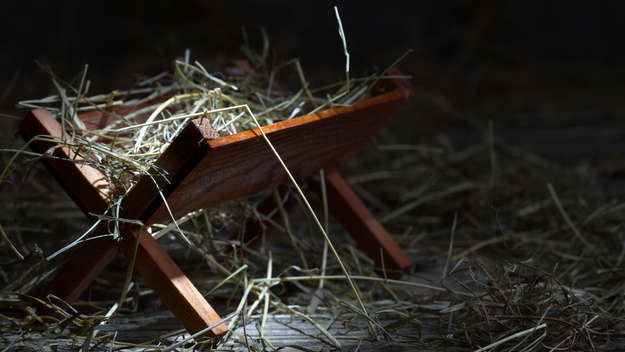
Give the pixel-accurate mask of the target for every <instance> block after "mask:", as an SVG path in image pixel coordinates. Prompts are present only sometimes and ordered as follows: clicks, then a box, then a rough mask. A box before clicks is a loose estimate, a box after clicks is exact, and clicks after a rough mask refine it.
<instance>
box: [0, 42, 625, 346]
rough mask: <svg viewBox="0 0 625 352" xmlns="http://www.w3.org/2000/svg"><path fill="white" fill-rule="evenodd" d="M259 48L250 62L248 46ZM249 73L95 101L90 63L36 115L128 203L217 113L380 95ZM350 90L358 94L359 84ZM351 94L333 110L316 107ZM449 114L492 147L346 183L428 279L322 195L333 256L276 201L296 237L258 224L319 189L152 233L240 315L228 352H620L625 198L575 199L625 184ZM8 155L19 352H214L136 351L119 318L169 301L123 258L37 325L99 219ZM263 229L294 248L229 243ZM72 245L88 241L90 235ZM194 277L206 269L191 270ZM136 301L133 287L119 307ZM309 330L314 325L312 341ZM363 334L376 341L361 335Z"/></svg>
mask: <svg viewBox="0 0 625 352" xmlns="http://www.w3.org/2000/svg"><path fill="white" fill-rule="evenodd" d="M246 52H248V53H253V51H251V50H249V48H248V50H247V51H246ZM346 53H347V50H346ZM258 57H261V58H262V57H263V56H262V55H259V56H258ZM248 59H249V62H251V63H255V62H257V63H259V64H258V66H255V67H254V72H253V73H252V72H248V71H242V72H241V71H233V72H236V73H237V74H231V75H223V76H222V75H217V74H211V73H209V71H208V70H207V69H206V68H205V67H204V66H202V65H201V64H200V63H197V62H194V63H191V62H190V59H189V56H187V59H184V60H178V61H176V62H175V68H174V70H173V73H172V72H166V73H162V74H159V75H156V76H154V77H152V78H149V79H146V80H144V81H142V82H140V84H139V86H140V88H137V89H132V90H127V91H116V92H113V93H110V94H104V95H95V96H90V97H87V93H88V88H89V83H88V80H87V79H86V77H87V70H86V69H85V70H84V71H83V72H82V73H81V74H80V75H79V77H80V78H79V80H78V84H77V87H76V88H73V85H71V84H69V83H67V82H62V81H61V80H60V79H59V78H58V77H53V82H54V84H55V86H56V87H58V91H59V94H58V95H56V96H52V97H48V98H45V99H39V100H30V101H25V102H22V103H21V104H22V106H24V107H28V108H33V107H46V108H48V109H50V110H52V111H53V112H55V113H56V114H57V115H58V116H59V118H60V120H61V121H63V124H64V126H65V131H66V133H67V134H68V135H71V136H72V144H71V145H69V146H70V147H71V148H73V149H74V150H76V151H78V152H79V153H80V154H81V155H82V156H83V157H85V159H86V160H88V161H89V162H90V163H91V164H92V165H94V166H95V167H97V168H99V169H100V170H101V171H103V172H104V173H105V174H106V175H107V177H108V180H109V181H110V182H111V184H113V185H114V186H115V187H114V188H115V189H116V192H115V193H114V194H113V197H117V198H114V199H117V200H118V199H119V197H123V195H124V194H125V192H126V191H127V190H128V189H129V188H130V187H131V186H132V184H133V182H134V180H136V176H137V175H139V174H146V173H147V172H148V170H149V167H148V166H149V165H151V163H152V162H153V161H154V160H155V159H156V158H157V157H158V155H160V153H161V152H162V151H163V150H164V148H166V146H167V145H168V143H170V142H171V140H172V139H173V138H175V136H176V133H177V132H178V131H180V129H181V128H182V127H183V126H184V124H185V123H188V121H189V119H191V118H193V117H198V116H200V117H203V118H206V119H209V121H210V123H211V125H212V126H213V127H214V128H215V129H216V130H217V131H218V133H219V134H220V135H227V134H231V133H236V132H238V131H241V130H245V129H249V128H254V127H256V126H257V124H261V125H264V124H269V123H273V122H276V121H279V120H283V119H289V118H292V117H294V116H297V115H299V114H302V113H304V112H307V111H315V110H318V109H322V108H325V107H329V106H333V105H336V104H347V103H352V102H354V101H356V100H357V99H361V98H363V97H366V94H367V92H368V90H369V89H368V87H369V86H370V85H371V84H372V83H373V82H374V81H376V80H377V79H379V76H377V75H372V76H370V77H366V78H363V79H359V78H354V77H351V78H349V76H347V80H346V81H344V82H339V83H338V84H337V85H331V86H328V87H324V90H323V91H320V90H316V89H315V88H310V87H309V86H308V83H307V82H306V80H305V75H304V74H303V70H302V69H301V65H300V64H299V61H291V62H289V63H287V64H286V65H283V66H277V67H276V68H275V69H274V70H269V69H266V68H265V67H264V66H263V65H265V63H264V62H263V60H257V57H256V56H254V57H252V58H248ZM286 67H292V69H294V70H295V72H296V74H297V76H298V77H300V79H301V81H300V85H301V89H300V90H298V91H296V92H294V93H289V92H288V91H287V90H286V89H285V88H284V86H283V85H281V84H280V83H279V82H278V80H277V78H278V76H279V75H278V73H277V72H279V71H281V70H283V69H285V68H286ZM347 82H350V83H347ZM348 84H349V85H355V86H352V87H351V88H350V89H348V88H346V87H347V85H348ZM337 87H338V88H339V89H338V91H337V92H335V93H334V94H333V95H331V96H330V97H324V98H320V97H319V96H323V93H327V92H330V91H335V90H336V89H337ZM68 92H69V93H68ZM348 92H349V93H348ZM437 101H438V103H439V104H441V105H442V106H441V108H442V109H443V110H445V111H447V112H449V113H450V115H455V116H457V117H458V118H459V119H461V120H462V121H465V122H467V123H468V125H469V126H470V127H471V128H475V129H476V130H477V131H478V133H479V134H480V135H481V136H483V138H482V140H483V141H482V142H480V143H478V144H476V145H472V146H468V147H466V148H457V147H454V146H453V145H452V144H451V143H449V142H448V141H446V140H445V138H443V137H442V136H434V137H433V138H427V139H425V140H424V141H423V142H422V143H420V144H415V145H400V144H390V145H386V146H380V148H378V150H376V151H371V150H370V151H369V153H368V154H367V155H365V156H363V157H362V158H361V159H360V161H361V162H362V164H361V166H356V167H354V168H355V172H356V174H355V175H354V176H352V177H351V178H350V179H349V180H350V182H351V184H352V185H353V186H354V189H356V190H357V191H358V192H359V195H360V196H361V197H362V198H363V199H365V200H366V201H367V203H368V205H369V206H370V207H371V208H372V209H373V210H374V211H375V212H376V213H377V214H379V218H380V219H381V220H382V221H383V222H384V224H385V226H386V227H387V228H388V229H389V230H390V231H391V232H392V233H393V234H394V235H395V236H394V237H395V238H396V239H397V240H398V242H399V243H400V245H401V246H402V247H403V248H405V249H406V251H407V252H408V253H409V254H410V255H411V256H413V257H414V258H415V259H417V263H418V267H417V269H416V270H415V271H414V272H412V273H408V274H406V275H405V276H404V277H403V278H402V280H391V279H388V278H385V277H380V276H379V275H378V274H377V273H376V272H375V270H374V268H373V264H372V262H371V261H370V260H369V259H368V258H367V257H365V256H364V255H363V254H362V253H360V252H359V251H358V249H355V248H354V246H353V245H352V244H351V242H350V240H349V239H345V238H343V237H342V236H343V234H342V232H341V231H340V230H338V225H337V224H336V223H335V222H334V221H333V220H332V219H331V217H329V214H328V212H327V205H326V204H325V201H324V200H323V198H322V199H311V200H310V202H311V203H312V205H311V207H312V208H314V209H323V211H322V212H320V213H323V214H324V215H323V216H322V217H321V219H318V221H317V222H316V224H315V225H316V226H318V227H319V228H321V229H322V232H323V233H326V232H327V231H329V232H330V233H332V234H333V235H334V236H336V240H335V241H334V243H337V245H336V248H335V250H336V254H337V255H336V257H332V256H328V255H327V253H328V251H331V247H330V245H329V244H330V243H329V242H328V241H322V240H321V239H320V238H319V236H317V233H318V231H319V230H318V229H317V228H313V227H312V225H311V221H310V220H309V218H308V217H309V215H308V214H309V212H308V210H304V208H303V207H298V208H296V209H294V210H293V211H291V212H287V211H285V210H284V208H283V207H282V206H278V207H277V209H276V210H275V211H278V212H280V214H281V216H282V218H283V222H282V224H283V225H280V224H272V223H271V222H270V219H268V216H267V214H259V213H258V211H257V209H256V206H257V204H258V203H259V201H260V200H261V199H262V198H263V197H275V198H278V199H281V203H285V202H286V200H287V199H288V198H290V197H294V196H296V193H299V192H305V190H306V188H305V185H303V187H304V188H303V191H301V190H295V189H293V188H289V190H288V191H287V192H286V194H284V193H280V192H273V191H271V192H265V193H262V194H259V195H254V196H251V197H248V198H247V199H240V200H236V201H232V202H228V203H225V204H222V205H219V206H216V207H213V208H210V209H201V210H198V211H196V212H193V213H190V214H187V215H185V216H183V217H182V218H179V219H176V221H175V223H170V224H155V225H154V226H152V229H151V231H152V235H153V236H154V237H156V238H160V239H161V242H162V243H163V245H164V246H166V247H167V248H168V251H169V253H171V254H172V256H173V257H174V258H176V260H177V261H178V262H179V263H182V266H183V269H184V270H185V272H189V273H190V275H191V277H192V278H193V279H194V283H196V284H197V286H198V287H199V289H200V290H201V292H202V293H204V294H205V295H206V296H207V297H208V299H209V300H210V301H211V303H214V304H217V305H219V308H218V310H219V311H220V312H224V313H225V314H223V313H222V316H223V317H224V319H223V321H225V322H227V323H228V324H229V326H230V327H231V328H232V330H231V333H230V334H229V335H228V336H227V338H226V339H225V340H224V342H222V344H221V345H219V346H218V348H221V349H243V348H247V349H249V350H266V351H270V350H276V349H282V348H287V347H289V348H295V349H297V348H300V349H312V350H322V349H336V348H343V349H350V348H354V349H358V348H360V346H361V345H366V344H369V345H372V346H378V347H383V346H386V345H392V346H400V347H403V348H412V349H416V348H421V349H431V350H437V349H441V348H447V349H457V350H463V351H464V350H477V351H491V350H518V351H531V350H558V349H569V350H603V349H608V348H618V347H619V346H621V347H622V346H623V344H624V343H625V333H624V331H625V330H624V328H625V326H624V322H623V318H622V317H623V315H624V312H623V305H622V301H623V300H622V298H623V292H624V288H625V284H624V283H625V276H624V275H623V270H622V267H623V260H624V258H625V245H624V242H623V236H622V222H623V219H622V211H623V209H624V208H625V204H623V203H622V201H621V200H619V199H618V198H617V197H612V196H610V195H609V194H608V195H606V194H604V193H601V192H597V193H594V192H592V191H586V192H583V193H582V192H579V190H583V189H584V187H585V185H586V183H587V178H589V177H594V176H597V175H601V174H603V173H606V172H610V165H611V164H610V161H609V160H607V161H603V162H602V163H600V162H597V163H596V164H594V165H592V167H588V165H586V166H587V167H586V168H585V169H584V170H585V173H584V174H582V173H581V172H580V173H576V172H571V170H573V169H575V168H576V167H578V166H580V168H581V166H584V164H583V162H582V161H578V162H577V163H578V164H575V165H569V166H567V167H566V168H564V167H562V166H561V165H558V163H557V162H555V161H552V160H547V159H545V158H543V157H540V156H538V155H534V154H532V153H529V152H527V151H523V150H520V149H518V148H514V147H513V146H510V145H507V144H506V143H505V142H504V141H502V140H500V139H499V138H498V137H497V134H496V133H495V129H494V127H493V125H492V124H489V125H486V124H483V123H481V122H480V121H479V120H478V119H475V118H472V117H470V116H467V115H466V114H463V113H462V112H461V111H460V110H459V109H457V108H455V107H453V106H451V105H450V104H449V103H448V102H447V101H445V100H444V99H443V100H441V99H437ZM137 104H145V106H144V107H142V108H141V109H140V110H138V111H136V112H135V113H131V114H129V115H125V116H121V115H120V119H119V120H117V121H115V122H114V123H113V124H112V125H111V126H107V127H106V128H103V129H101V130H87V129H85V128H81V127H80V122H79V121H78V120H77V119H76V114H77V113H78V112H84V111H89V110H93V109H105V108H111V107H116V106H123V105H137ZM248 108H249V109H250V111H248V110H247V109H248ZM243 112H245V113H243ZM253 117H256V118H257V120H258V122H255V121H254V119H253ZM5 149H6V150H9V149H14V148H13V146H7V148H5ZM0 155H1V156H2V162H3V164H4V165H5V166H6V168H5V170H6V172H5V173H3V176H2V179H3V181H4V183H3V184H2V187H3V194H2V196H1V197H2V201H3V202H4V204H6V205H7V206H6V209H7V212H6V213H5V214H4V215H3V218H2V221H3V224H4V225H3V229H4V231H2V229H0V231H2V232H3V237H5V239H4V240H3V245H2V247H1V248H0V250H1V251H2V255H3V260H2V263H1V265H0V275H1V277H2V281H3V286H4V289H3V292H2V296H0V307H1V312H2V313H1V314H0V331H2V339H4V340H3V344H4V345H5V346H7V347H6V350H11V349H13V348H30V349H39V350H43V351H48V350H53V349H55V348H57V346H64V347H62V348H61V349H68V348H74V349H75V348H79V347H84V348H85V349H92V350H107V351H108V350H112V349H116V350H145V349H148V350H161V351H169V350H175V349H182V348H190V347H196V348H202V347H203V346H207V345H203V344H202V343H200V344H198V345H194V344H195V342H193V341H192V340H191V337H190V336H188V335H186V334H184V332H181V331H178V330H175V329H174V328H172V329H171V331H169V332H167V333H162V335H160V336H151V337H150V338H149V341H146V342H142V343H138V342H136V341H135V342H128V341H124V339H120V338H119V337H118V334H117V330H119V332H120V333H122V332H123V329H122V328H121V327H119V326H123V325H117V326H116V325H115V324H116V320H115V319H125V318H127V317H132V316H137V315H138V316H139V319H142V320H148V319H149V317H150V314H149V312H148V311H149V310H148V309H146V308H145V303H144V302H145V301H147V300H148V298H149V297H150V296H153V294H152V293H151V291H150V290H149V289H146V288H145V287H142V284H141V280H136V281H134V283H133V284H129V285H123V281H124V279H125V272H126V271H125V269H124V268H125V264H124V263H121V264H120V263H117V264H113V265H112V267H111V268H110V269H109V270H107V271H106V272H105V273H104V275H103V277H102V278H101V279H100V280H101V281H99V282H96V283H94V285H93V287H92V289H91V296H90V300H89V301H87V302H78V303H76V304H75V307H74V306H72V305H69V304H67V303H65V302H60V301H58V300H54V299H52V300H51V302H43V303H44V304H47V305H49V306H50V307H51V308H52V309H54V310H56V311H57V312H58V313H59V314H60V315H59V316H60V317H47V316H39V315H38V314H37V312H36V311H34V309H33V308H32V306H33V304H32V302H33V300H34V298H33V297H30V296H29V294H30V293H33V292H34V288H35V287H36V286H37V284H38V283H40V282H41V281H42V280H45V279H46V278H47V277H48V276H49V275H50V273H51V272H52V271H53V270H54V268H55V267H56V266H57V265H58V263H59V259H58V258H56V257H57V256H59V257H63V251H64V250H66V249H68V248H69V247H71V246H67V247H64V248H62V249H61V251H60V252H59V248H58V247H59V244H58V243H59V242H58V241H59V240H60V239H61V238H63V236H67V234H68V233H80V234H84V229H85V228H88V227H89V226H90V225H92V224H89V223H87V222H86V221H85V219H84V217H83V215H82V214H80V213H79V212H78V211H77V210H76V208H75V206H74V205H73V204H72V202H71V200H69V199H67V197H66V196H65V195H64V191H63V190H61V189H60V188H59V187H58V186H57V185H56V184H54V183H51V182H49V180H48V176H47V175H46V174H45V173H43V171H42V168H41V166H40V165H39V164H38V163H33V162H32V161H29V160H26V162H24V155H23V154H21V156H19V157H17V159H15V160H12V159H11V158H12V156H13V153H3V154H0ZM367 165H375V167H367ZM606 170H607V171H606ZM26 171H28V172H26ZM588 175H590V176H588ZM320 179H321V180H322V181H323V175H320ZM545 180H550V181H545ZM373 182H375V185H376V186H375V187H372V186H371V185H372V183H373ZM322 184H323V182H322ZM247 217H252V218H257V219H259V220H262V221H264V224H265V225H264V226H267V231H268V232H269V231H273V232H278V233H282V234H284V236H274V237H273V238H272V239H271V241H268V240H266V241H264V242H263V244H262V245H261V246H260V247H259V248H256V249H255V248H250V247H247V246H246V244H245V243H242V242H241V241H239V240H237V239H236V238H235V239H233V237H232V234H236V233H238V232H239V231H241V224H243V223H245V219H246V218H247ZM5 233H6V235H5ZM76 238H80V236H74V237H73V239H76ZM9 239H11V240H12V241H11V242H13V245H14V247H11V242H10V241H9ZM69 242H70V244H71V245H72V246H73V245H74V244H75V243H78V242H79V241H69ZM599 243H601V245H599ZM593 244H594V245H593ZM17 253H21V255H23V256H24V258H25V259H24V260H23V261H22V260H21V259H19V258H18V257H17ZM50 253H52V255H51V254H50ZM294 253H295V254H296V255H294ZM338 257H340V261H339V260H337V258H338ZM341 262H342V263H343V264H344V265H345V266H346V267H347V268H349V270H350V271H351V273H352V274H351V275H350V276H349V279H351V280H353V281H354V282H355V283H357V292H358V294H356V293H354V291H355V290H354V286H352V285H350V284H349V282H348V280H346V276H345V275H344V270H343V269H342V268H341V265H343V264H341ZM428 263H430V264H428ZM197 267H201V274H200V275H198V273H197V271H194V270H193V269H194V268H197ZM120 292H123V293H124V294H125V293H126V292H128V294H127V295H126V296H123V297H124V298H123V299H122V300H121V302H119V296H120ZM359 296H360V297H361V303H359V302H358V297H359ZM120 303H121V304H120ZM52 304H54V305H52ZM359 304H362V306H363V307H364V309H363V308H361V307H359ZM142 307H143V308H142ZM158 309H159V310H162V309H163V307H160V306H159V307H158ZM133 310H136V311H133ZM365 311H366V312H367V314H364V312H365ZM112 312H116V313H115V315H114V316H111V314H112ZM285 317H289V318H290V320H289V319H286V318H285ZM280 319H284V324H285V325H286V326H288V327H291V328H292V329H293V331H294V334H295V333H300V332H301V334H302V335H303V334H309V335H312V336H311V337H310V339H312V340H313V341H314V344H313V345H312V347H311V346H310V345H308V346H294V345H293V343H289V342H288V341H286V342H285V341H284V340H278V341H276V340H275V339H274V337H273V336H272V332H271V330H270V328H269V326H270V325H271V323H272V322H275V321H278V322H282V320H280ZM300 321H303V323H301V324H304V325H305V326H307V327H308V328H309V330H306V331H301V330H297V329H301V328H300V327H301V325H298V324H299V322H300ZM105 325H108V326H109V327H110V328H111V330H106V329H105V327H104V326H105ZM130 326H132V325H130ZM126 328H127V326H126ZM115 329H117V330H115ZM164 330H166V329H164ZM255 330H257V331H255ZM352 330H357V331H358V330H362V331H365V332H366V333H365V334H363V335H358V337H357V338H354V337H352V336H351V335H350V334H349V332H350V331H352ZM370 330H373V333H370ZM67 346H71V347H67Z"/></svg>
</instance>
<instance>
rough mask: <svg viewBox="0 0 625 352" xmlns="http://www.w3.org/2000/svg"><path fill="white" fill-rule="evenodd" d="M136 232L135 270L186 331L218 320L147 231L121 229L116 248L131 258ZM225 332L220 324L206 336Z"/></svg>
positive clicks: (195, 289)
mask: <svg viewBox="0 0 625 352" xmlns="http://www.w3.org/2000/svg"><path fill="white" fill-rule="evenodd" d="M138 235H139V236H140V237H139V243H138V247H137V253H136V261H135V269H136V271H137V272H138V273H139V275H141V277H142V278H143V279H144V280H145V281H146V282H147V283H148V284H149V285H150V287H152V289H153V290H154V292H156V294H158V296H159V297H160V298H161V300H163V302H164V303H165V305H166V306H167V308H169V310H171V312H172V313H174V316H176V318H177V319H178V321H180V322H181V323H182V325H184V327H185V328H186V329H187V331H188V332H189V333H191V334H194V333H196V332H198V331H200V330H202V329H205V328H206V327H208V326H211V325H214V324H216V323H217V322H219V321H220V320H221V318H220V317H219V315H218V314H217V313H216V312H215V310H214V309H213V307H211V305H210V304H208V302H207V301H206V299H204V297H203V296H202V294H201V293H200V292H199V291H198V290H197V288H195V286H194V285H193V283H192V282H191V281H190V280H189V278H188V277H187V276H186V275H185V274H184V273H183V272H182V270H180V268H179V267H178V265H176V263H174V261H173V260H172V259H171V258H170V257H169V255H168V254H167V253H166V252H165V250H163V247H161V246H160V245H159V244H158V242H156V240H155V239H154V238H153V237H152V236H150V234H149V233H147V232H146V231H144V232H143V233H141V234H139V228H138V227H137V226H134V227H133V228H130V229H128V230H127V231H124V238H123V240H121V241H120V243H119V248H120V249H121V251H122V252H123V253H124V254H125V255H126V257H127V258H132V257H133V255H134V251H135V245H136V239H137V236H138ZM227 331H228V327H227V326H226V324H223V323H222V324H220V325H218V326H216V327H214V328H213V329H211V330H210V332H209V333H208V335H209V336H211V337H216V338H219V337H221V336H223V335H224V334H225V333H226V332H227Z"/></svg>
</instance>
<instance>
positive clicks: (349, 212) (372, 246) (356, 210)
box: [317, 170, 412, 277]
mask: <svg viewBox="0 0 625 352" xmlns="http://www.w3.org/2000/svg"><path fill="white" fill-rule="evenodd" d="M325 178H326V193H327V197H328V209H329V210H330V212H331V213H332V215H333V216H334V217H335V218H336V219H337V220H338V221H339V222H340V223H341V224H342V225H343V227H344V228H345V229H346V230H347V231H348V232H349V234H350V235H351V236H352V238H353V239H354V240H355V241H356V243H357V244H358V247H359V248H360V249H362V250H363V251H364V252H365V253H366V254H367V255H368V256H369V257H370V258H372V259H373V260H374V261H375V263H376V266H377V267H378V268H380V269H381V268H382V257H383V258H384V268H386V269H387V270H386V275H387V276H389V277H399V276H401V274H402V272H403V271H406V270H408V269H410V268H411V267H412V261H411V260H410V258H408V256H407V255H406V253H404V251H403V250H402V249H401V248H400V247H399V246H398V245H397V243H396V242H395V240H393V238H392V237H391V235H390V234H389V233H388V231H386V229H384V227H382V225H381V224H380V222H379V221H378V220H377V219H376V218H375V216H374V215H373V214H371V212H370V211H369V209H367V207H366V206H365V204H364V203H363V202H362V201H361V200H360V198H359V197H358V196H357V195H356V194H355V193H354V191H352V189H351V187H349V185H348V184H347V182H346V181H345V179H343V177H342V176H341V175H340V174H339V172H338V171H336V170H331V171H329V172H327V173H326V175H325ZM317 191H318V189H317ZM380 249H381V250H382V253H380Z"/></svg>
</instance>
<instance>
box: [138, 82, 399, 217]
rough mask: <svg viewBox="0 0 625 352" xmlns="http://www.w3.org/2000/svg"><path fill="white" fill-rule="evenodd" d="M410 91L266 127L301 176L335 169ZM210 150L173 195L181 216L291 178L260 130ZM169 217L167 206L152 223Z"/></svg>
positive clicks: (228, 139) (215, 143)
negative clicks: (322, 169)
mask: <svg viewBox="0 0 625 352" xmlns="http://www.w3.org/2000/svg"><path fill="white" fill-rule="evenodd" d="M409 94H410V91H409V90H403V89H402V90H395V91H392V92H390V93H386V94H383V95H380V96H376V97H373V98H370V99H367V100H364V101H362V102H360V103H357V104H355V105H352V106H349V107H340V108H334V109H329V110H324V111H321V112H318V113H315V114H311V115H306V116H302V117H298V118H294V119H292V120H287V121H282V122H278V123H276V124H273V125H269V126H266V127H263V131H264V132H265V133H266V134H267V136H268V137H269V139H270V140H271V142H272V144H273V145H274V147H275V148H276V150H277V151H278V153H279V154H280V156H281V157H282V159H283V160H284V161H285V163H286V165H287V167H288V168H289V170H291V172H292V173H293V175H294V176H295V177H297V178H305V177H307V176H309V175H311V174H312V173H313V172H316V171H317V170H319V169H320V168H325V169H334V168H337V167H339V166H340V165H343V164H344V163H346V162H347V161H348V160H350V159H351V158H352V157H353V156H354V154H356V153H357V152H358V151H360V150H361V149H362V148H363V147H364V146H365V145H366V144H367V142H368V141H369V138H370V137H371V136H372V135H374V134H375V133H376V132H377V131H378V130H379V129H380V128H381V127H382V126H383V125H384V123H385V122H386V121H387V120H389V119H390V118H391V116H392V115H393V114H394V113H395V111H396V110H397V109H398V108H399V107H400V106H401V105H402V104H403V103H404V101H405V100H406V98H407V97H408V95H409ZM207 144H208V150H207V151H206V154H205V155H204V157H203V158H202V160H200V161H199V163H198V164H197V165H196V166H195V168H194V169H193V170H192V171H191V172H190V173H189V174H188V175H187V176H186V177H185V179H184V180H183V181H182V182H181V183H180V184H179V185H178V187H176V189H175V190H174V191H173V192H172V193H171V194H170V195H169V196H168V198H167V202H168V203H169V206H170V207H171V209H172V210H173V212H174V215H175V216H182V215H184V214H186V213H188V212H190V211H192V210H196V209H200V208H206V207H210V206H213V205H216V204H220V203H222V202H225V201H228V200H232V199H236V198H239V197H242V196H246V195H250V194H254V193H256V192H259V191H261V190H263V189H267V188H272V187H276V186H278V185H280V184H284V183H286V182H287V181H288V179H287V176H286V174H285V172H284V170H283V169H282V168H281V167H280V165H279V163H278V162H277V160H276V157H275V156H274V155H273V154H272V152H271V150H270V149H269V147H268V146H267V143H266V142H265V141H264V139H263V138H262V136H261V134H260V131H259V130H258V129H254V130H248V131H244V132H241V133H237V134H234V135H231V136H226V137H221V138H218V139H215V140H212V141H208V143H207ZM168 217H169V215H168V213H167V211H166V209H165V208H164V207H163V206H161V207H160V208H159V209H157V210H156V211H155V213H154V214H153V215H152V216H151V217H150V220H149V221H148V222H150V223H152V222H159V221H163V220H165V219H167V218H168Z"/></svg>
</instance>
